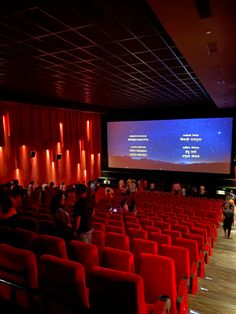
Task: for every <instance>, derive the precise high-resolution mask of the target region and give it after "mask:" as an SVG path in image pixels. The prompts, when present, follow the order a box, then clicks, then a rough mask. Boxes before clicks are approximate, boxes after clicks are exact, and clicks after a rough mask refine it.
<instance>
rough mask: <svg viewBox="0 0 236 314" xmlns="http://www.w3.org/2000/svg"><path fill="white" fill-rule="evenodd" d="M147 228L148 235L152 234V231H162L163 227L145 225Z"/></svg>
mask: <svg viewBox="0 0 236 314" xmlns="http://www.w3.org/2000/svg"><path fill="white" fill-rule="evenodd" d="M144 229H145V230H147V232H148V236H149V235H150V233H151V232H156V233H161V232H162V231H161V229H160V228H158V227H152V226H145V227H144Z"/></svg>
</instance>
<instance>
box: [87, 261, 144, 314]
mask: <svg viewBox="0 0 236 314" xmlns="http://www.w3.org/2000/svg"><path fill="white" fill-rule="evenodd" d="M90 305H91V309H92V312H93V313H98V314H100V313H102V314H111V313H112V314H120V313H122V314H147V311H146V305H145V300H144V288H143V280H142V278H141V277H140V276H139V275H136V274H131V273H127V272H121V271H117V270H112V269H105V268H102V267H94V268H93V270H92V273H91V288H90Z"/></svg>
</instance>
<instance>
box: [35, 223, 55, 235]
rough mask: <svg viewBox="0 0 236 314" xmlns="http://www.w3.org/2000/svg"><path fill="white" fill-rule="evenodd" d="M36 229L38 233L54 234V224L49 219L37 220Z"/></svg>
mask: <svg viewBox="0 0 236 314" xmlns="http://www.w3.org/2000/svg"><path fill="white" fill-rule="evenodd" d="M38 229H39V230H38V231H39V233H41V234H49V235H55V225H54V222H53V221H51V220H46V219H42V220H39V223H38Z"/></svg>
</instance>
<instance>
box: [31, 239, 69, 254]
mask: <svg viewBox="0 0 236 314" xmlns="http://www.w3.org/2000/svg"><path fill="white" fill-rule="evenodd" d="M35 248H36V250H35V252H36V254H37V255H43V254H48V255H53V256H56V257H61V258H67V250H66V244H65V241H64V239H62V238H57V237H54V236H50V235H46V234H43V235H39V238H38V241H37V243H36V246H35Z"/></svg>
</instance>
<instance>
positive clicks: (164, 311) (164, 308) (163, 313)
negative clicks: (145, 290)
mask: <svg viewBox="0 0 236 314" xmlns="http://www.w3.org/2000/svg"><path fill="white" fill-rule="evenodd" d="M170 309H171V299H170V298H169V297H168V296H160V297H159V298H158V300H157V301H156V303H155V305H154V310H153V314H169V313H170Z"/></svg>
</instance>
